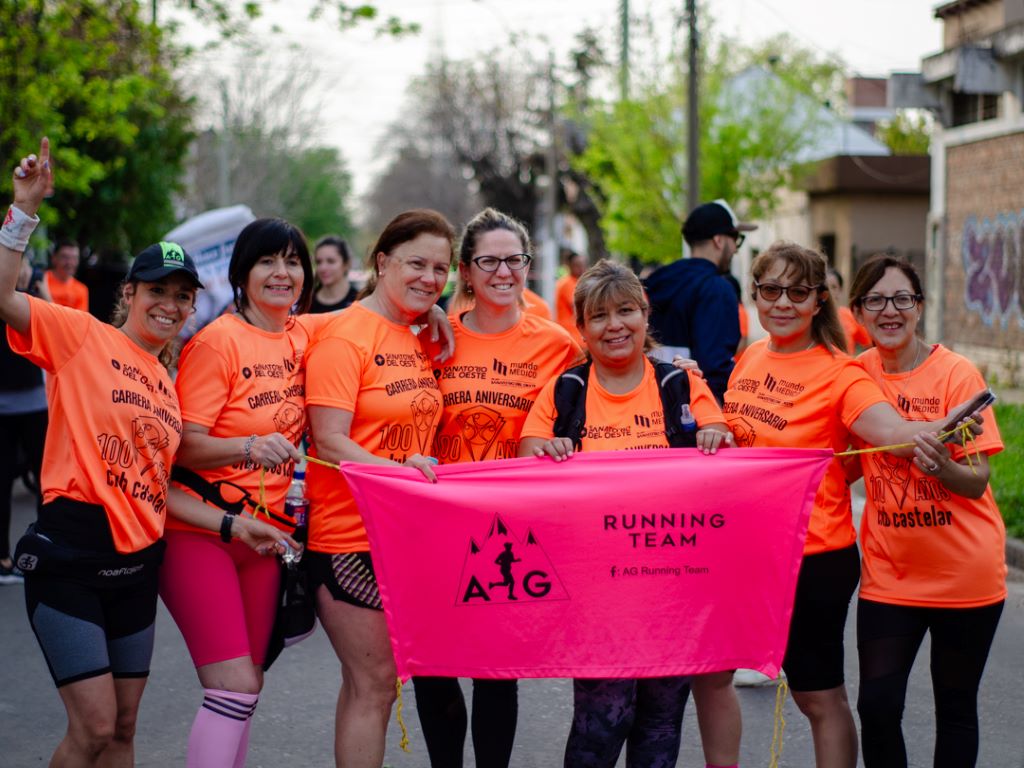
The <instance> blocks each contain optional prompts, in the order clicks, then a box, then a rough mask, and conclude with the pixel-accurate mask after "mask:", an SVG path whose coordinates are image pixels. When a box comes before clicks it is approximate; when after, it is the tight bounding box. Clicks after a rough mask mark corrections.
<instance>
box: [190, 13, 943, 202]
mask: <svg viewBox="0 0 1024 768" xmlns="http://www.w3.org/2000/svg"><path fill="white" fill-rule="evenodd" d="M300 5H301V3H300V2H299V1H298V0H292V1H291V2H284V1H283V0H282V1H279V2H276V3H275V2H274V0H269V2H268V3H267V8H268V19H269V20H272V21H274V22H276V23H277V24H279V25H280V26H281V27H282V29H283V32H282V34H281V35H280V36H278V37H277V38H275V39H273V40H271V39H268V43H270V44H271V46H272V47H278V46H281V47H283V44H284V43H285V42H287V43H294V44H296V45H299V46H301V47H302V49H303V50H304V51H306V52H308V59H309V66H310V67H311V68H313V69H314V70H315V71H316V72H317V73H318V74H319V76H320V77H319V80H320V82H321V84H322V85H321V87H322V88H323V91H324V93H323V96H322V97H320V98H319V101H320V117H321V132H320V136H319V137H318V138H319V140H320V141H321V142H323V143H327V144H330V145H334V146H338V147H340V148H341V150H342V152H343V153H344V155H345V157H346V159H347V161H348V163H349V167H350V169H351V170H352V173H353V175H354V177H355V181H356V189H357V191H358V192H363V191H365V190H366V187H367V185H368V183H369V181H370V179H371V178H372V177H373V175H374V174H375V173H377V172H379V171H380V170H381V169H382V167H383V165H384V160H383V158H382V157H381V156H380V155H379V154H378V153H377V152H376V147H377V145H378V142H379V141H380V140H381V139H382V138H384V134H385V130H386V128H387V126H388V125H389V124H390V123H392V122H394V121H395V120H396V119H398V118H399V116H400V112H401V108H402V104H403V98H404V94H405V89H406V86H407V84H408V82H409V80H410V79H411V78H412V77H414V76H416V75H417V74H419V73H421V72H422V71H423V69H424V66H425V64H426V62H427V61H428V59H430V58H431V56H433V55H435V54H436V52H437V51H439V50H441V49H442V48H443V50H444V51H445V53H446V54H447V55H448V56H449V57H451V58H465V57H470V56H473V55H478V54H481V53H483V52H485V51H489V50H492V49H493V48H494V47H495V46H500V45H502V44H504V43H505V41H507V40H508V37H509V33H510V32H521V33H522V32H526V33H530V34H531V35H536V34H538V33H540V34H543V35H546V36H547V38H548V39H549V40H551V41H552V42H553V44H554V47H555V49H556V51H562V52H564V51H566V50H568V48H569V46H570V45H571V44H572V41H573V38H574V35H575V34H576V33H577V32H578V31H579V30H580V29H582V28H584V27H586V26H591V27H595V28H597V29H599V30H602V31H603V32H604V33H605V34H606V35H607V37H608V39H609V40H613V39H614V38H613V35H614V34H616V30H617V29H618V14H619V11H618V8H619V0H377V5H378V6H379V7H380V9H381V11H382V13H383V14H385V15H389V14H394V15H397V16H400V17H401V18H402V19H404V20H406V21H415V22H418V23H419V24H420V25H421V26H422V31H421V32H420V34H419V35H416V36H413V37H408V38H404V39H401V40H391V39H388V38H377V37H375V36H374V35H373V34H372V33H371V32H370V31H369V30H368V29H365V28H362V29H355V30H350V31H347V32H338V31H336V30H334V29H333V28H332V26H331V25H330V23H329V22H328V21H327V20H326V19H324V20H321V21H319V22H310V21H308V20H306V19H305V18H303V14H302V13H301V12H300V11H298V10H296V9H297V8H298V7H299V6H300ZM936 5H937V3H936V2H935V0H858V2H848V1H846V0H843V1H842V2H840V1H839V0H704V2H703V3H701V6H702V8H704V12H706V13H709V14H711V15H712V16H713V17H714V27H715V30H716V31H717V32H720V33H722V34H725V35H729V36H731V37H738V38H740V39H741V40H742V41H744V42H748V43H749V42H756V41H757V40H759V39H763V38H765V37H769V36H772V35H774V34H777V33H779V32H786V31H788V32H789V33H791V34H792V35H794V36H795V37H796V38H797V39H798V40H799V41H800V42H801V43H803V44H804V45H806V46H809V47H812V48H815V49H817V50H819V51H820V52H821V53H822V54H823V55H828V56H833V57H838V58H840V59H842V60H843V61H844V62H846V63H847V64H848V65H849V67H850V68H851V70H852V71H853V72H856V73H859V74H865V75H885V74H887V73H889V72H890V71H893V70H897V71H913V70H917V69H918V68H919V63H920V60H921V58H922V57H923V56H925V55H928V54H930V53H935V52H937V51H938V50H940V49H941V47H942V45H941V25H940V24H939V22H938V21H937V20H936V19H935V18H934V13H933V9H934V7H935V6H936ZM630 6H631V11H632V12H633V13H635V14H651V15H652V16H653V17H655V18H656V19H659V20H660V19H664V23H665V24H671V19H672V18H673V14H674V13H677V12H678V10H679V9H680V8H683V7H684V6H685V0H631V3H630ZM186 34H191V36H195V37H196V38H197V39H198V38H199V37H201V33H199V32H193V33H188V32H186ZM537 45H538V46H541V45H543V44H542V43H541V42H538V43H537ZM616 51H617V49H616V48H614V47H612V46H609V53H611V54H615V53H616ZM190 66H191V68H192V69H191V72H192V74H194V75H196V76H201V77H204V78H208V77H209V74H210V73H211V72H213V71H216V70H217V69H218V68H225V67H230V66H238V64H237V61H234V63H232V61H231V57H229V56H228V55H227V54H225V53H215V54H210V55H202V56H200V57H198V58H197V59H196V61H195V62H193V64H191V65H190ZM385 141H386V140H385Z"/></svg>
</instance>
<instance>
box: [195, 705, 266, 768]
mask: <svg viewBox="0 0 1024 768" xmlns="http://www.w3.org/2000/svg"><path fill="white" fill-rule="evenodd" d="M259 698H260V697H259V694H257V693H236V692H235V691H218V690H216V689H213V688H204V689H203V706H201V707H200V708H199V711H198V712H197V713H196V719H195V720H194V721H193V722H192V733H191V734H190V735H189V738H188V759H187V761H186V763H185V764H186V766H188V768H243V766H244V765H245V753H246V750H248V748H249V724H250V723H251V722H252V720H251V718H252V713H253V712H254V711H255V710H256V702H257V701H259Z"/></svg>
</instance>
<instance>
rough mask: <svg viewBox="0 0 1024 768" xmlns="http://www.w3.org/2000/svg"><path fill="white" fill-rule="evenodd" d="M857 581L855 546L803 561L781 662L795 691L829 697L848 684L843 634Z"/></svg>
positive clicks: (822, 553) (857, 567) (858, 565)
mask: <svg viewBox="0 0 1024 768" xmlns="http://www.w3.org/2000/svg"><path fill="white" fill-rule="evenodd" d="M858 581H860V552H859V551H858V550H857V545H856V544H853V545H851V546H849V547H846V548H845V549H837V550H833V551H831V552H821V553H819V554H816V555H806V556H805V557H804V559H803V562H802V563H801V564H800V577H799V578H798V579H797V584H796V599H795V600H794V603H793V618H792V620H791V621H790V624H789V641H788V643H787V644H786V657H785V659H783V661H782V668H783V669H784V670H785V671H786V677H787V678H788V679H789V687H790V688H791V689H792V690H794V691H797V692H800V691H827V690H829V689H831V688H838V687H839V686H840V685H842V684H843V682H844V681H845V675H844V673H843V661H844V655H843V634H844V631H845V629H846V614H847V612H848V611H849V608H850V598H851V597H853V593H854V591H855V590H856V589H857V582H858Z"/></svg>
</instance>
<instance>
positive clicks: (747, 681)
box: [732, 669, 786, 688]
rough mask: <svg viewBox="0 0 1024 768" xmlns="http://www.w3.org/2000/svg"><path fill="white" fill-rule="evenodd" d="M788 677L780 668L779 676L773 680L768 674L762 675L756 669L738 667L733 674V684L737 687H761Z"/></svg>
mask: <svg viewBox="0 0 1024 768" xmlns="http://www.w3.org/2000/svg"><path fill="white" fill-rule="evenodd" d="M785 677H786V673H785V672H783V671H782V670H781V669H780V670H779V677H778V678H776V679H775V680H772V679H771V678H770V677H768V675H762V674H761V673H760V672H758V671H757V670H755V669H737V670H736V672H735V673H734V674H733V676H732V684H733V685H735V686H736V687H737V688H760V687H761V686H762V685H774V684H775V683H776V682H778V680H782V679H784V678H785Z"/></svg>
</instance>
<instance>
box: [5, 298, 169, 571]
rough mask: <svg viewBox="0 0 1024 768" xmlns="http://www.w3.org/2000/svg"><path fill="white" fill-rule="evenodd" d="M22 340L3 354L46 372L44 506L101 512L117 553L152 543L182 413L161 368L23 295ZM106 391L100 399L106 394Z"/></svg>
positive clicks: (17, 337)
mask: <svg viewBox="0 0 1024 768" xmlns="http://www.w3.org/2000/svg"><path fill="white" fill-rule="evenodd" d="M28 301H29V306H30V308H31V309H30V312H31V316H30V321H29V329H28V332H27V333H24V334H21V333H17V332H16V331H14V330H13V329H12V328H11V327H10V326H8V327H7V339H8V341H9V342H10V345H11V349H12V350H14V351H15V352H17V353H18V354H21V355H24V356H25V357H26V358H28V359H29V360H30V361H32V362H33V363H35V364H36V365H38V366H39V367H41V368H43V369H44V370H46V371H47V373H49V374H50V378H49V380H48V390H47V393H48V397H49V405H50V425H49V427H48V428H47V434H46V448H45V450H44V453H43V467H42V489H43V502H44V503H45V502H50V501H53V500H54V499H55V498H57V497H59V496H63V497H65V498H68V499H74V500H76V501H82V502H85V503H87V504H100V505H102V506H103V508H104V509H105V510H106V513H107V521H108V522H109V524H110V531H111V534H112V535H113V539H114V546H115V547H116V548H117V551H118V552H121V553H128V552H137V551H139V550H140V549H143V548H145V547H147V546H149V545H150V544H152V543H153V542H154V541H156V540H157V539H159V538H160V535H161V534H162V533H163V530H164V521H165V519H166V505H167V478H168V477H169V476H170V473H171V462H172V460H173V459H174V452H175V451H177V450H178V442H179V441H180V440H181V411H180V410H179V408H178V396H177V395H176V394H175V393H174V384H172V383H171V378H170V376H169V375H168V374H167V369H166V368H164V366H163V365H162V364H161V363H160V361H159V360H157V359H156V358H155V357H154V356H153V355H151V354H149V353H148V352H146V351H145V350H144V349H142V348H141V347H139V346H138V345H136V344H135V342H133V341H132V340H131V339H129V338H128V337H127V336H126V335H125V334H124V333H122V332H121V331H120V330H118V329H117V328H114V327H113V326H111V325H107V324H106V323H101V322H100V321H99V320H97V319H96V318H94V317H92V315H90V314H88V313H86V312H79V311H77V310H72V309H68V308H67V307H62V306H60V305H59V304H50V303H48V302H45V301H42V300H40V299H36V298H33V297H31V296H30V297H28ZM108 393H109V394H108Z"/></svg>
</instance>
